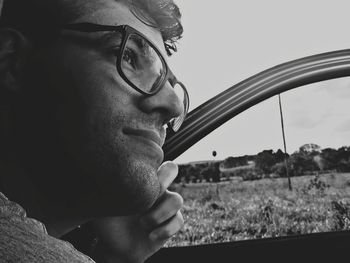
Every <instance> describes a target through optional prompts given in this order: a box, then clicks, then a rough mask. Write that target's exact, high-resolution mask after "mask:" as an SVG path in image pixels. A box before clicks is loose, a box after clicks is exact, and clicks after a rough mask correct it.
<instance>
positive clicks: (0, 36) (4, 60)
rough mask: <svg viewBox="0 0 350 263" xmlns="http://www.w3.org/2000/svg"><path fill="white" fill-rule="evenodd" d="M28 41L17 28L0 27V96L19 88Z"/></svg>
mask: <svg viewBox="0 0 350 263" xmlns="http://www.w3.org/2000/svg"><path fill="white" fill-rule="evenodd" d="M28 50H29V41H27V39H26V38H25V37H24V36H23V35H22V34H21V33H20V32H18V31H17V30H14V29H9V28H3V29H0V96H1V95H3V93H4V92H5V93H12V92H17V91H19V90H20V86H21V85H20V82H21V76H22V69H23V65H24V62H25V61H26V57H27V55H28Z"/></svg>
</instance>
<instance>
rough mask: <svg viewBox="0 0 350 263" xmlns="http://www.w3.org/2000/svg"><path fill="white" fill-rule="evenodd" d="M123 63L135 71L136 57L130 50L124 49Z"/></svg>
mask: <svg viewBox="0 0 350 263" xmlns="http://www.w3.org/2000/svg"><path fill="white" fill-rule="evenodd" d="M123 62H125V63H127V65H128V66H129V67H132V68H133V69H136V65H137V55H136V54H135V52H134V51H133V50H131V49H125V50H124V53H123Z"/></svg>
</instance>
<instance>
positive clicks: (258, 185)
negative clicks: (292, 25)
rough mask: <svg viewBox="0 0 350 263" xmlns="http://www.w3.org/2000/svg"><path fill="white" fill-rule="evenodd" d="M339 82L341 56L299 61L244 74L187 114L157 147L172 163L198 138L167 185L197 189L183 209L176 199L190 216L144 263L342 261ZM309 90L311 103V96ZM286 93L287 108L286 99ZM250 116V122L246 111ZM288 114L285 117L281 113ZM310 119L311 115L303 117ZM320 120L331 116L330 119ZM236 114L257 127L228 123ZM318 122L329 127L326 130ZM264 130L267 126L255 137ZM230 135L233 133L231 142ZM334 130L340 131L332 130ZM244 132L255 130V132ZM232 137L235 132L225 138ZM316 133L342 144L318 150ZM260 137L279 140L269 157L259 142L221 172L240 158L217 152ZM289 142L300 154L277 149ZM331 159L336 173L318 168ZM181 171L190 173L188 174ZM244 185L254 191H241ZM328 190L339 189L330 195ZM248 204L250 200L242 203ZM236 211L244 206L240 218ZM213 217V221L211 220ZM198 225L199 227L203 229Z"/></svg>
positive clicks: (345, 215) (343, 121) (348, 62)
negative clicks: (191, 156)
mask: <svg viewBox="0 0 350 263" xmlns="http://www.w3.org/2000/svg"><path fill="white" fill-rule="evenodd" d="M349 75H350V50H340V51H333V52H328V53H323V54H318V55H314V56H309V57H305V58H301V59H298V60H295V61H290V62H286V63H283V64H281V65H279V66H275V67H273V68H270V69H268V70H265V71H263V72H261V73H259V74H257V75H254V76H252V77H250V78H248V79H246V80H244V81H242V82H240V83H238V84H236V85H234V86H233V87H231V88H229V89H227V90H226V91H224V92H222V93H220V94H218V95H217V96H215V97H214V98H212V99H210V100H209V101H207V102H205V103H203V104H202V105H200V106H199V107H197V108H196V109H194V110H193V111H191V112H190V114H189V115H188V117H187V119H186V121H185V123H184V125H183V127H182V128H181V129H180V131H178V132H177V133H176V134H168V138H167V141H166V144H165V146H164V150H165V153H166V155H165V156H166V159H168V160H174V159H175V160H179V158H178V157H179V156H180V157H181V154H184V155H185V154H186V150H188V149H189V148H190V147H191V146H193V147H196V144H200V143H201V142H200V141H201V140H203V141H205V142H204V145H205V147H203V148H200V147H199V148H198V150H197V157H196V158H195V159H196V160H195V162H190V164H189V163H187V164H186V165H184V164H183V163H184V161H185V159H182V160H180V163H182V164H180V176H181V166H183V167H185V168H186V169H187V174H182V178H180V180H179V181H178V185H180V187H178V188H176V187H175V188H174V189H175V190H178V191H180V192H181V191H182V193H184V191H187V189H186V187H187V188H190V189H191V190H190V192H191V194H192V195H193V193H194V192H195V191H196V190H195V189H196V188H199V187H201V188H202V189H204V190H203V191H202V192H201V194H200V195H197V196H195V197H194V198H192V199H194V202H192V201H193V200H191V203H186V198H187V197H188V193H187V195H186V196H185V197H184V198H185V210H186V211H185V212H186V213H188V214H189V215H191V216H189V217H188V220H189V221H190V222H189V224H192V226H191V227H187V228H186V227H185V231H183V232H182V233H181V234H180V236H182V237H181V238H180V239H179V238H177V239H176V240H175V241H174V242H171V246H170V247H168V248H164V249H162V250H161V251H159V252H158V253H157V254H156V255H154V256H153V257H152V258H151V259H149V262H212V261H214V260H218V261H220V262H233V259H236V260H242V261H244V262H253V261H256V260H262V261H263V262H265V261H267V260H269V261H274V262H277V261H280V260H282V259H284V260H291V259H293V260H298V261H301V262H310V261H309V260H312V261H311V262H314V261H315V260H318V261H320V260H321V261H322V262H323V260H326V259H332V260H334V259H336V258H341V257H343V256H346V255H347V251H348V248H349V244H350V243H349V241H350V232H349V231H348V227H349V226H350V225H349V219H350V218H349V216H350V213H349V211H350V210H349V208H350V203H349V202H348V198H349V197H350V196H349V194H350V189H348V188H347V184H348V183H349V182H350V180H349V179H350V178H348V175H349V174H347V172H348V171H350V169H349V168H350V167H348V166H349V164H350V158H349V156H350V155H349V148H348V146H349V144H347V145H346V142H347V139H348V138H349V133H348V131H349V128H350V127H349V123H350V118H349V117H348V114H347V112H348V107H347V105H348V103H349V100H350V91H349V90H350V81H349V78H346V77H347V76H349ZM302 91H305V92H306V93H302ZM318 93H319V94H321V95H320V96H321V97H317V96H316V95H317V94H318ZM295 94H296V95H295ZM293 96H294V101H293V100H290V98H289V97H293ZM322 96H323V99H322ZM332 97H334V100H332ZM289 100H290V101H291V102H290V101H289ZM303 101H304V102H303ZM271 103H274V106H273V107H274V109H272V112H271V109H270V108H269V107H270V106H269V105H270V104H271ZM288 103H290V104H289V105H288ZM263 104H265V106H266V105H267V108H268V111H265V110H264V107H262V106H261V105H263ZM263 106H264V105H263ZM265 108H266V107H265ZM253 109H254V110H255V114H256V117H253V115H252V114H251V111H252V110H253ZM310 109H311V111H310ZM293 111H294V112H295V114H294V116H293V115H292V114H291V113H292V112H293ZM312 112H315V113H316V116H312V117H310V116H309V115H310V114H311V113H312ZM246 113H248V114H246ZM244 114H246V115H244ZM330 114H333V115H332V117H330V116H331V115H330ZM241 116H243V117H245V118H251V119H252V122H255V123H256V124H257V125H255V126H254V125H252V126H249V127H248V128H247V127H239V126H240V123H239V122H238V123H237V122H236V123H233V124H232V125H229V124H230V122H234V121H235V119H239V118H240V117H241ZM259 116H260V117H259ZM273 116H274V117H273ZM328 117H329V118H328ZM338 117H340V118H338ZM266 118H268V119H275V121H274V124H270V122H268V121H266V120H265V121H262V122H261V120H264V119H266ZM327 118H328V119H329V120H331V121H332V122H330V123H326V121H327ZM335 119H339V122H336V123H334V120H335ZM248 123H249V122H248ZM315 123H324V125H325V126H323V127H322V128H321V129H320V128H319V126H317V125H315ZM293 125H294V126H295V127H309V126H314V127H316V128H315V129H314V130H311V131H310V130H306V131H307V132H305V130H304V132H303V133H304V134H305V136H306V135H307V136H306V137H305V138H304V137H303V136H302V135H300V134H299V130H296V129H295V130H293V129H294V128H293V127H294V126H293ZM220 126H222V127H223V126H230V129H229V132H227V131H220V130H219V129H220ZM264 126H274V128H273V130H269V129H267V132H264V130H266V129H265V128H264ZM282 127H283V129H282ZM317 127H318V128H317ZM328 128H329V129H328ZM239 129H241V130H242V131H243V133H241V134H240V135H239V132H238V130H239ZM339 129H341V131H342V132H343V133H341V132H340V133H336V132H337V131H338V130H339ZM250 130H253V131H255V135H254V132H253V133H251V132H250ZM324 130H328V134H326V135H322V134H323V132H324ZM235 132H237V133H238V134H237V135H235ZM211 133H217V134H218V136H217V138H216V141H215V139H214V140H212V145H210V146H209V143H210V140H208V139H207V138H206V136H208V137H209V136H210V135H211ZM310 134H311V135H310ZM318 134H321V137H322V136H323V137H324V138H328V139H330V138H331V137H335V136H338V137H339V136H340V135H341V136H342V137H343V140H342V141H341V142H340V141H339V143H340V144H339V145H338V147H336V146H337V145H336V143H335V142H332V140H324V141H322V142H324V143H325V144H326V145H325V147H324V149H321V147H320V146H319V145H317V144H315V143H313V142H314V141H313V140H317V138H318ZM339 134H340V135H339ZM282 135H283V136H282ZM286 135H288V136H286ZM224 136H232V137H234V136H237V137H239V138H238V140H236V142H235V143H234V144H233V145H232V144H231V142H230V140H229V138H231V137H228V138H226V139H224V140H223V137H224ZM264 136H267V137H266V138H271V137H276V136H278V137H280V145H277V148H276V145H271V148H275V150H270V148H269V145H264V144H263V146H261V147H262V148H261V152H260V153H258V152H256V154H255V155H253V153H252V152H250V154H251V155H249V154H245V155H242V156H240V157H245V159H246V160H245V161H243V163H240V164H238V165H237V164H236V165H233V166H234V169H226V170H225V168H230V161H231V164H232V163H234V162H236V163H237V162H241V161H242V158H241V159H239V158H234V157H233V158H231V159H230V158H227V157H229V156H228V155H227V153H223V151H225V149H227V148H229V147H235V146H239V143H240V142H239V141H243V145H244V140H249V141H254V138H255V139H256V138H257V140H256V142H257V143H258V141H259V140H266V138H265V139H264ZM321 137H320V138H321ZM232 140H233V139H232ZM303 140H304V141H303ZM308 140H309V141H308ZM310 140H311V141H310ZM320 140H321V139H320ZM294 141H296V145H297V143H299V144H300V147H299V148H296V149H294V152H291V151H286V150H287V147H286V145H288V143H290V146H292V144H295V143H294ZM247 142H248V141H247ZM301 142H305V143H303V144H302V143H301ZM220 143H221V144H222V146H220V145H219V144H220ZM248 144H249V143H246V145H248ZM272 144H273V143H272ZM343 144H344V145H343ZM230 145H231V146H230ZM332 146H334V148H335V149H333V148H332ZM341 146H344V147H341ZM294 148H295V147H294ZM189 151H191V149H189ZM205 151H206V152H207V155H206V156H204V160H201V159H200V157H198V155H200V154H201V153H203V152H205ZM285 152H287V153H288V155H287V156H286V155H284V153H285ZM334 152H339V153H340V152H341V153H342V154H343V156H345V157H344V158H343V157H342V158H343V159H342V160H343V161H341V162H338V164H337V165H338V166H337V165H333V166H332V165H331V161H329V163H328V164H327V161H326V160H330V158H331V157H330V156H332V153H334ZM277 153H279V154H280V159H279V161H276V162H275V163H273V164H271V165H267V166H266V163H268V161H269V158H270V157H271V156H274V157H276V156H277ZM225 154H226V155H225ZM231 157H232V156H231ZM236 157H237V156H236ZM202 158H203V157H202ZM271 158H272V157H271ZM271 158H270V159H271ZM276 158H277V157H276ZM208 159H211V160H210V163H211V167H214V166H215V164H218V165H217V166H216V167H220V168H218V169H217V170H216V171H219V172H218V173H217V174H216V177H215V175H214V174H215V169H211V170H210V169H209V168H208V167H204V168H203V165H204V163H208ZM308 160H309V161H308ZM251 162H254V166H255V167H256V166H259V169H260V170H259V171H260V172H257V171H258V170H257V169H255V168H254V169H252V163H251ZM286 162H287V163H286ZM308 162H309V163H308ZM321 162H322V163H323V164H321ZM301 163H302V164H301ZM264 165H265V166H264ZM310 165H311V166H310ZM312 165H313V166H312ZM189 166H191V167H192V168H193V167H196V169H192V170H189V169H188V167H189ZM204 166H205V165H204ZM285 167H287V168H285ZM198 170H200V172H198ZM287 171H289V175H288V177H289V178H290V179H289V180H288V178H287V175H286V173H287ZM182 172H183V171H182ZM225 173H226V175H225ZM227 173H228V175H227ZM218 174H220V175H218ZM208 175H209V176H208ZM186 176H187V177H188V178H187V179H186ZM191 176H192V177H191ZM242 181H244V182H243V183H242ZM288 181H289V182H291V184H289V183H288ZM251 182H252V183H251ZM250 183H251V185H254V187H251V186H250V188H249V189H248V188H247V187H242V185H243V184H245V185H248V184H250ZM227 185H229V187H228V186H227ZM335 185H337V187H338V186H339V189H338V188H337V190H334V191H333V190H332V191H331V190H330V189H333V188H334V186H335ZM191 187H192V188H191ZM289 187H292V188H291V189H288V188H289ZM332 187H333V188H332ZM251 188H254V191H255V192H253V191H252V190H251ZM272 188H273V189H274V191H283V192H284V193H287V194H286V195H285V199H283V198H282V199H283V200H281V198H280V197H277V199H278V198H279V199H278V200H277V199H276V195H273V194H271V195H269V194H266V193H269V192H270V190H271V189H272ZM225 189H226V190H225ZM334 189H335V188H334ZM225 191H230V192H235V191H236V192H238V194H237V196H240V197H241V198H240V199H239V198H238V199H235V201H237V202H240V203H243V205H241V206H239V205H237V204H235V203H234V202H232V199H234V198H236V197H232V196H233V195H226V192H225ZM251 196H253V197H254V198H255V199H254V198H251ZM223 199H226V200H224V201H223ZM248 199H249V200H250V201H249V202H245V200H248ZM306 199H307V200H308V201H305V200H306ZM349 200H350V199H349ZM248 206H249V207H252V206H253V207H255V208H253V209H251V210H249V209H250V208H249V209H248V210H249V211H248V210H247V207H248ZM282 206H285V207H282ZM237 207H239V208H237ZM321 207H322V208H321ZM239 209H241V210H242V209H243V210H244V209H246V214H245V215H244V216H243V218H241V215H240V212H241V210H240V211H239ZM322 209H323V210H322ZM193 210H195V211H197V210H198V211H199V212H193ZM247 211H248V212H247ZM249 213H250V214H249ZM252 213H253V215H252ZM324 214H327V215H329V217H327V216H323V215H324ZM215 217H217V220H216V221H215V220H212V219H213V218H215ZM244 217H245V218H244ZM237 218H239V220H241V221H244V222H245V225H244V224H243V225H242V223H241V222H238V223H237ZM247 218H248V219H247ZM252 218H253V219H252ZM320 218H321V219H320ZM221 219H222V220H221ZM220 220H221V221H220ZM249 220H250V221H249ZM254 220H255V221H254ZM253 221H254V222H253ZM200 222H202V224H201V223H200ZM203 222H207V226H205V224H204V225H203ZM329 222H331V223H329ZM237 225H238V227H237ZM326 226H327V227H326ZM196 231H197V232H196ZM195 232H196V233H195Z"/></svg>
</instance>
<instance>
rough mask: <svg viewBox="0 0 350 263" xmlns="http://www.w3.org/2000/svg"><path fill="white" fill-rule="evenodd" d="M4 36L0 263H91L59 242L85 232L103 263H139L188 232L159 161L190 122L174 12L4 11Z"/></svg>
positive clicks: (121, 8) (123, 5)
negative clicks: (174, 57) (172, 60)
mask: <svg viewBox="0 0 350 263" xmlns="http://www.w3.org/2000/svg"><path fill="white" fill-rule="evenodd" d="M0 26H1V30H0V103H1V105H0V109H1V115H0V116H1V137H0V143H1V144H0V160H1V161H0V192H2V193H3V194H4V195H0V261H1V260H3V261H5V262H91V259H89V258H88V257H87V256H85V255H83V254H81V253H79V252H78V251H76V250H75V249H74V248H72V247H71V246H70V245H69V244H67V243H66V242H63V241H61V240H59V238H60V237H62V236H63V235H65V234H67V233H68V232H70V231H71V230H73V229H75V228H77V227H78V226H82V225H83V224H86V223H88V224H89V226H90V227H91V228H92V229H93V230H94V233H95V234H96V236H97V240H98V242H97V244H96V250H95V252H93V254H92V256H93V257H94V256H95V255H96V256H97V258H96V260H101V261H105V262H143V261H144V260H145V259H147V258H148V257H149V256H150V255H152V254H153V253H154V252H156V251H157V250H158V249H159V248H161V247H162V246H163V244H164V243H165V241H166V240H167V239H168V238H169V237H170V236H172V235H173V234H175V233H176V232H177V231H178V230H179V229H180V228H181V226H182V225H183V218H182V215H181V212H180V208H181V206H182V198H181V196H179V195H178V194H176V193H173V192H170V191H168V190H166V189H167V187H168V186H169V185H170V183H171V182H172V180H173V179H174V178H175V176H176V174H177V167H176V165H175V164H174V163H172V162H166V163H163V164H162V161H163V151H162V149H161V146H162V145H163V143H164V139H165V127H166V125H168V126H169V127H170V128H171V129H173V130H174V131H176V130H177V129H178V128H179V126H180V125H181V123H182V121H183V119H184V117H185V114H186V112H187V110H188V95H187V92H186V90H185V88H184V86H183V85H182V84H181V83H179V82H178V81H177V80H176V78H175V77H174V75H173V74H172V72H171V70H170V69H169V68H168V66H167V63H166V60H167V58H166V56H167V55H169V54H170V53H171V52H172V51H175V50H176V47H175V42H176V40H178V39H179V38H180V37H181V34H182V27H181V24H180V13H179V10H178V8H177V6H176V5H175V4H174V3H173V2H172V0H149V1H145V0H138V1H136V0H134V1H132V0H74V1H73V0H5V1H4V5H3V10H2V17H1V19H0ZM5 196H6V197H7V198H8V199H9V200H11V201H14V202H16V203H18V204H20V205H21V206H22V207H23V208H24V210H25V211H26V212H27V215H25V213H24V210H23V209H22V208H21V207H19V206H18V205H17V204H16V203H13V202H11V201H9V200H7V199H6V197H5ZM34 219H36V220H38V221H41V222H43V223H44V225H45V227H46V230H47V232H48V233H46V230H45V228H44V227H43V226H42V225H41V224H40V223H39V222H38V221H36V220H34Z"/></svg>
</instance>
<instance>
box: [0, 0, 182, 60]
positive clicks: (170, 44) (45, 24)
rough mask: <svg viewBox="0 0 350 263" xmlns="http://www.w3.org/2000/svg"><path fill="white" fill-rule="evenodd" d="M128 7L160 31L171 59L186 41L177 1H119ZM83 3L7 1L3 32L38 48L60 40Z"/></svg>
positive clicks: (0, 23) (0, 24)
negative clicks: (13, 32)
mask: <svg viewBox="0 0 350 263" xmlns="http://www.w3.org/2000/svg"><path fill="white" fill-rule="evenodd" d="M115 1H120V2H123V3H125V4H126V5H128V6H129V7H130V9H131V11H132V12H133V14H134V15H135V16H136V17H137V18H138V19H139V20H140V21H142V22H143V23H145V24H147V25H149V26H153V27H156V28H158V29H159V30H160V32H161V34H162V37H163V41H164V45H165V48H166V50H167V53H168V55H171V53H172V52H173V51H176V42H177V41H178V40H179V39H180V38H181V37H182V34H183V27H182V25H181V13H180V10H179V8H178V6H177V5H176V4H175V3H174V2H173V0H115ZM81 4H84V3H83V2H80V1H74V0H4V5H3V10H2V16H1V18H0V28H1V27H8V28H13V29H17V30H18V31H20V32H21V33H22V34H23V35H25V36H26V37H27V38H29V39H30V40H32V41H33V42H34V43H36V44H37V45H41V43H45V42H46V43H47V42H48V41H50V39H52V38H54V37H56V36H57V35H58V32H59V30H60V28H61V27H62V26H63V25H64V24H68V23H69V22H70V21H73V20H74V19H75V18H77V17H78V16H79V14H80V12H81V11H80V10H81V6H80V5H81Z"/></svg>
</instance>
